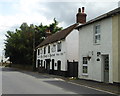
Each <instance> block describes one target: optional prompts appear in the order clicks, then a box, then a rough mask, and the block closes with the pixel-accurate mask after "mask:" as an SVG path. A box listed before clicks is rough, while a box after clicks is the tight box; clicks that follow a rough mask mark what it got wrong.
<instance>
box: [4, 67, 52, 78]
mask: <svg viewBox="0 0 120 96" xmlns="http://www.w3.org/2000/svg"><path fill="white" fill-rule="evenodd" d="M2 71H3V72H20V73H24V74H26V75H30V76H32V77H35V78H37V79H45V78H46V79H47V78H51V77H49V76H46V75H44V74H42V75H41V74H39V73H38V72H31V71H24V70H20V69H17V68H10V67H3V68H2Z"/></svg>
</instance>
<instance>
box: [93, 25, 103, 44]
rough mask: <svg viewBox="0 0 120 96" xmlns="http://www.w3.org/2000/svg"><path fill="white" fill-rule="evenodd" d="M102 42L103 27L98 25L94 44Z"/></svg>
mask: <svg viewBox="0 0 120 96" xmlns="http://www.w3.org/2000/svg"><path fill="white" fill-rule="evenodd" d="M100 41H101V25H100V24H97V25H95V26H94V44H96V45H97V44H100Z"/></svg>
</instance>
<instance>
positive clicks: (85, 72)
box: [82, 57, 88, 74]
mask: <svg viewBox="0 0 120 96" xmlns="http://www.w3.org/2000/svg"><path fill="white" fill-rule="evenodd" d="M82 66H83V67H82V73H83V74H88V59H87V57H83V65H82Z"/></svg>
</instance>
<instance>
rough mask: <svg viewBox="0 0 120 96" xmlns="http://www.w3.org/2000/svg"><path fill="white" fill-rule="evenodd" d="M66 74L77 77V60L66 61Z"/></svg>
mask: <svg viewBox="0 0 120 96" xmlns="http://www.w3.org/2000/svg"><path fill="white" fill-rule="evenodd" d="M68 76H69V77H78V62H68Z"/></svg>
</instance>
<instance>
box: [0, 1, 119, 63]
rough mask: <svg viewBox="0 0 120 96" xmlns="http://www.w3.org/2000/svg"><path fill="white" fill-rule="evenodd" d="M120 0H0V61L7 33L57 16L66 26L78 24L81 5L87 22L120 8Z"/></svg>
mask: <svg viewBox="0 0 120 96" xmlns="http://www.w3.org/2000/svg"><path fill="white" fill-rule="evenodd" d="M118 1H119V0H100V1H99V0H49V1H47V0H0V61H1V56H2V53H3V54H4V52H3V49H4V42H5V39H6V37H5V34H6V32H7V31H8V30H10V31H14V30H15V29H17V28H19V26H20V25H21V24H22V23H23V22H26V23H27V24H34V25H39V24H40V23H42V24H43V25H49V24H50V23H52V22H53V19H54V18H56V20H57V21H58V22H59V26H60V27H63V28H66V27H68V26H70V25H72V24H74V23H76V14H77V12H78V8H81V7H85V13H86V14H87V21H89V20H91V19H93V18H95V17H97V16H100V15H102V14H104V13H106V12H109V11H111V10H113V9H115V8H117V7H118Z"/></svg>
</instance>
